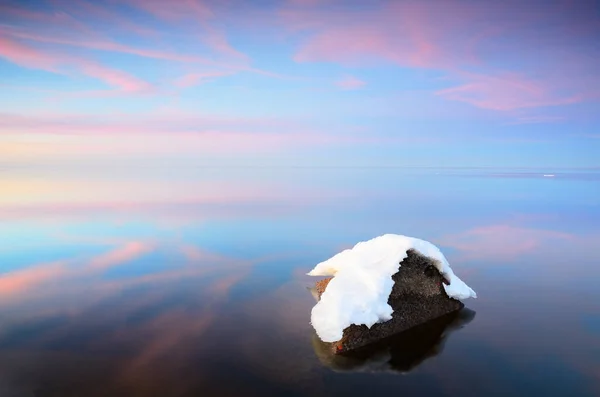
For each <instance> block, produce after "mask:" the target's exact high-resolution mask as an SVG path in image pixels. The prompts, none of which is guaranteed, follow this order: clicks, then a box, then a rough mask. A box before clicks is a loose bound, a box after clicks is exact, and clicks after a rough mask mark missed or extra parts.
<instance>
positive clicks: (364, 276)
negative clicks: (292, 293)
mask: <svg viewBox="0 0 600 397" xmlns="http://www.w3.org/2000/svg"><path fill="white" fill-rule="evenodd" d="M409 251H411V252H415V253H416V254H420V256H422V257H426V259H427V261H428V263H431V264H432V265H433V266H434V267H435V269H437V271H438V272H439V275H441V277H443V279H444V280H445V282H444V284H443V289H444V291H445V294H446V295H447V297H444V298H445V299H448V297H449V298H454V299H466V298H470V297H473V298H475V297H476V294H475V291H473V290H472V289H471V288H470V287H469V286H468V285H467V284H465V283H464V282H463V281H462V280H461V279H460V278H459V277H458V276H456V274H454V272H453V271H452V268H451V267H450V264H449V263H448V261H447V260H446V258H445V257H444V255H443V254H442V253H441V252H440V250H439V249H438V248H437V247H436V246H435V245H433V244H432V243H430V242H427V241H424V240H420V239H416V238H412V237H407V236H402V235H395V234H385V235H383V236H380V237H376V238H374V239H371V240H368V241H363V242H360V243H358V244H356V245H355V246H354V247H353V248H352V249H347V250H344V251H342V252H340V253H339V254H337V255H335V256H333V257H332V258H330V259H328V260H326V261H324V262H321V263H319V264H318V265H316V266H315V268H314V269H313V270H312V271H310V272H309V273H308V275H311V276H334V277H333V279H331V280H330V281H329V283H328V284H327V288H326V289H325V291H324V292H323V293H322V295H321V296H320V300H319V302H318V303H317V304H316V305H315V307H314V308H313V309H312V313H311V323H312V325H313V327H314V329H315V331H316V332H317V335H318V336H319V338H320V339H321V340H322V341H324V342H337V341H339V340H340V339H342V336H343V334H344V330H345V329H346V328H347V327H349V326H351V325H353V324H354V325H357V326H360V325H365V326H366V327H367V328H371V327H372V326H373V325H374V324H377V323H384V322H387V321H389V320H391V319H392V317H393V313H394V309H393V308H392V306H390V304H388V299H389V298H390V293H391V292H392V288H393V287H394V284H395V282H398V281H395V280H393V279H392V276H393V275H395V274H396V273H400V272H399V268H400V267H401V262H402V261H404V260H405V259H406V258H407V256H408V252H409ZM426 267H427V263H425V264H424V265H423V269H425V270H426ZM415 274H416V273H415ZM419 274H420V273H419ZM411 277H413V276H411ZM413 279H414V277H413ZM403 282H406V281H403ZM435 285H436V284H433V283H431V285H430V286H427V285H425V284H422V285H421V286H419V287H418V288H421V290H414V291H412V292H411V290H410V288H411V285H405V286H402V288H404V290H403V291H402V292H398V293H399V294H408V295H409V296H412V295H411V294H413V293H414V294H424V293H425V292H423V291H424V290H423V289H425V290H427V289H429V290H430V292H427V293H425V295H427V294H430V295H431V294H436V293H438V294H439V291H437V292H436V291H435ZM407 288H408V289H407ZM415 288H417V287H415ZM432 291H433V292H432ZM461 307H462V306H461ZM396 328H397V327H396Z"/></svg>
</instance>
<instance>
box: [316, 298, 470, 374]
mask: <svg viewBox="0 0 600 397" xmlns="http://www.w3.org/2000/svg"><path fill="white" fill-rule="evenodd" d="M474 318H475V312H474V311H473V310H470V309H468V308H463V309H462V310H460V311H458V312H457V313H449V314H447V315H445V316H442V317H439V318H437V319H434V320H432V321H429V322H427V323H425V324H421V325H419V326H417V327H414V328H412V329H410V330H407V331H405V332H402V333H400V334H398V335H394V336H392V337H390V338H386V339H385V340H382V341H380V342H378V343H376V344H373V345H370V346H368V347H365V348H362V349H360V350H357V351H354V352H352V353H348V354H344V355H336V354H333V353H332V352H331V346H330V345H329V344H327V343H324V342H322V341H321V340H320V339H319V337H318V336H317V334H316V333H315V334H314V335H313V338H312V343H313V348H314V349H315V354H316V355H317V357H319V360H320V361H321V362H322V363H323V364H325V365H326V366H328V367H329V368H331V369H333V370H334V371H339V372H383V371H390V372H398V373H408V372H410V371H412V370H414V369H415V368H417V367H418V366H419V365H420V364H421V363H423V361H425V360H427V359H429V358H432V357H435V356H437V355H439V354H441V353H442V352H443V350H444V345H445V343H446V340H447V338H448V336H449V335H450V334H451V333H452V332H454V331H456V330H459V329H461V328H462V327H464V326H465V325H466V324H468V323H470V322H471V321H472V320H473V319H474Z"/></svg>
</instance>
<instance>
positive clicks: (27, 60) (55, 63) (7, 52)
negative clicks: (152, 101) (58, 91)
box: [0, 36, 152, 94]
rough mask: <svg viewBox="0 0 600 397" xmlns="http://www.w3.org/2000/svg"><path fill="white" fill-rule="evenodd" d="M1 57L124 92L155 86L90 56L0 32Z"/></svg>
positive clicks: (28, 66) (149, 88)
mask: <svg viewBox="0 0 600 397" xmlns="http://www.w3.org/2000/svg"><path fill="white" fill-rule="evenodd" d="M0 57H3V58H5V59H7V60H9V61H11V62H13V63H16V64H17V65H21V66H24V67H27V68H31V69H39V70H45V71H48V72H52V73H58V74H65V75H69V74H83V75H86V76H88V77H92V78H94V79H97V80H100V81H102V82H104V83H105V84H106V85H108V86H109V87H112V88H113V89H116V90H117V91H119V92H121V93H129V94H133V93H143V92H148V91H150V90H151V89H152V86H151V85H150V84H149V83H147V82H145V81H143V80H141V79H139V78H137V77H135V76H132V75H130V74H128V73H126V72H124V71H121V70H117V69H112V68H108V67H106V66H103V65H101V64H99V63H97V62H94V61H92V60H89V59H84V58H80V57H76V56H72V55H67V54H63V53H59V52H50V51H45V50H41V49H37V48H35V47H32V46H28V45H26V44H24V43H21V42H19V41H17V40H14V39H11V38H8V37H2V36H0Z"/></svg>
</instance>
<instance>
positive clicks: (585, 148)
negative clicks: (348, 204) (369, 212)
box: [0, 0, 600, 167]
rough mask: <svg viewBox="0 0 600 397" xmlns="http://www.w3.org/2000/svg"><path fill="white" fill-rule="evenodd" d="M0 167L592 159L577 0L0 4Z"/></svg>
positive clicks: (591, 79)
mask: <svg viewBox="0 0 600 397" xmlns="http://www.w3.org/2000/svg"><path fill="white" fill-rule="evenodd" d="M0 11H1V12H0V87H2V89H1V90H0V162H1V164H3V165H29V166H42V167H43V166H49V165H57V164H60V165H63V166H69V165H77V166H81V165H86V164H94V165H101V164H107V165H114V164H120V165H121V164H122V165H130V164H139V163H147V164H159V165H160V164H179V163H182V164H186V165H194V164H199V165H272V166H280V165H282V166H283V165H397V166H414V165H416V166H496V167H517V166H518V167H545V166H549V167H597V166H600V163H599V162H598V158H600V134H599V133H598V131H600V130H599V128H598V127H599V125H600V112H598V110H599V109H600V106H599V99H600V77H599V76H598V74H597V70H600V61H599V60H600V53H599V52H600V48H599V47H598V44H597V43H598V40H597V38H598V37H600V36H599V33H600V8H599V6H598V4H597V3H595V2H591V1H578V2H571V1H544V2H541V1H532V2H527V3H526V4H525V5H524V3H523V2H517V1H505V2H475V1H443V2H442V1H428V2H415V1H377V2H358V1H339V0H293V1H262V2H242V1H239V0H227V1H212V0H185V1H184V0H182V1H175V2H162V1H141V0H127V1H123V2H115V1H111V0H107V1H98V2H91V1H84V0H75V1H62V0H56V1H29V2H16V1H15V2H12V1H4V2H3V3H2V4H1V5H0Z"/></svg>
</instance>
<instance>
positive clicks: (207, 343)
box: [0, 167, 600, 397]
mask: <svg viewBox="0 0 600 397" xmlns="http://www.w3.org/2000/svg"><path fill="white" fill-rule="evenodd" d="M542 174H555V177H543V176H542ZM383 233H401V234H407V235H411V236H416V237H420V238H424V239H427V240H430V241H432V242H434V243H435V244H437V245H438V246H439V247H440V248H441V249H442V251H443V252H444V253H445V254H446V256H447V258H448V260H449V261H450V263H451V264H452V265H453V268H454V270H455V272H456V273H457V274H458V275H460V277H461V278H462V279H463V280H465V281H466V282H467V283H468V284H469V285H471V286H472V287H473V288H474V289H475V290H476V291H477V293H478V295H479V298H478V299H476V300H467V301H465V303H466V306H467V308H468V309H469V310H465V311H464V312H463V313H461V314H460V316H459V318H455V319H451V320H448V321H445V322H438V323H435V324H431V325H429V326H428V327H424V328H422V329H420V330H419V331H418V332H417V333H413V334H412V335H408V336H403V337H401V338H399V339H398V340H395V341H393V342H392V343H390V344H388V345H385V346H382V347H379V348H378V349H374V350H373V351H372V352H370V353H369V354H367V355H365V357H361V358H355V359H352V360H350V359H348V360H345V361H344V360H336V359H333V358H331V357H329V356H327V355H326V354H325V353H324V352H323V349H322V347H321V345H320V344H319V341H318V340H317V339H315V335H314V332H313V330H312V328H311V326H310V324H309V318H310V310H311V308H312V306H313V305H314V304H315V301H314V298H313V296H312V295H311V291H310V287H311V286H312V284H313V283H314V281H315V280H314V279H312V278H310V277H308V276H305V273H306V272H308V271H309V270H310V269H311V268H312V266H313V265H314V264H316V263H317V262H319V261H321V260H324V259H326V258H328V257H330V256H331V255H333V254H335V253H337V252H338V251H340V250H341V249H343V248H346V247H349V246H351V245H353V244H354V243H356V242H357V241H360V240H364V239H368V238H371V237H374V236H377V235H380V234H383ZM599 247H600V175H599V173H598V171H597V170H596V171H594V170H590V171H581V170H580V171H577V172H574V171H568V170H481V169H480V170H473V169H471V170H465V169H450V170H448V169H447V170H434V169H393V168H373V169H361V168H356V169H351V168H343V169H336V168H322V169H294V168H287V169H278V170H276V169H269V168H254V169H242V168H239V169H236V168H230V169H210V168H173V169H165V168H159V167H155V168H144V167H139V168H136V169H114V170H111V169H108V170H107V169H100V168H97V169H93V168H90V169H86V170H66V169H56V170H45V171H43V172H42V171H39V170H31V169H2V170H0V395H1V396H3V397H5V396H6V397H12V396H116V397H119V396H207V395H219V396H234V395H244V396H254V395H256V396H266V395H283V396H301V395H302V396H303V395H344V396H348V395H363V396H364V395H367V393H372V394H374V395H383V394H384V393H385V394H387V395H391V394H402V395H419V396H427V395H440V396H457V395H461V396H471V395H472V396H483V395H485V396H506V395H519V396H520V395H522V396H530V395H545V396H564V395H570V396H597V395H600V289H599V288H598V282H599V281H600V249H599Z"/></svg>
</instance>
